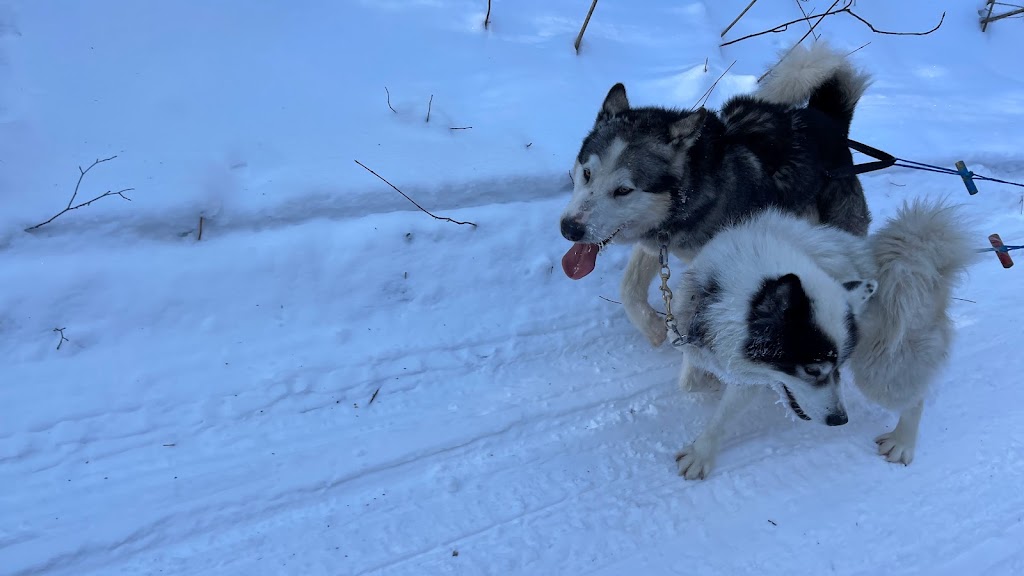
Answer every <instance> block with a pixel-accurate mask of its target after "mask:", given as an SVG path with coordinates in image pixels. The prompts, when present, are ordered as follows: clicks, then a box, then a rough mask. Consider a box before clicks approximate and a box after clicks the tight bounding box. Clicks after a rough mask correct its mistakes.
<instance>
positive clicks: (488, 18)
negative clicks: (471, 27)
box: [484, 0, 491, 30]
mask: <svg viewBox="0 0 1024 576" xmlns="http://www.w3.org/2000/svg"><path fill="white" fill-rule="evenodd" d="M490 25H491V0H487V15H486V16H484V30H486V29H487V27H488V26H490Z"/></svg>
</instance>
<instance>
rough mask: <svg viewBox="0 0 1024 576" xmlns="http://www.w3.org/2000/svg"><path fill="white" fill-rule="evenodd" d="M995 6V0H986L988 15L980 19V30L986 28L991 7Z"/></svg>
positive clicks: (990, 14)
mask: <svg viewBox="0 0 1024 576" xmlns="http://www.w3.org/2000/svg"><path fill="white" fill-rule="evenodd" d="M995 7H996V0H988V15H987V16H984V17H983V18H982V19H981V31H982V32H984V31H985V29H986V28H988V19H989V18H991V17H992V9H993V8H995Z"/></svg>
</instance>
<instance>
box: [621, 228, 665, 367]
mask: <svg viewBox="0 0 1024 576" xmlns="http://www.w3.org/2000/svg"><path fill="white" fill-rule="evenodd" d="M660 269H661V263H660V262H659V261H658V255H657V254H651V253H650V252H648V251H647V250H646V249H645V248H643V247H642V246H641V245H640V244H635V245H634V246H633V253H632V254H630V256H629V264H628V265H626V274H625V275H624V276H623V277H622V283H621V285H620V287H619V289H620V291H621V292H622V304H623V306H624V307H625V308H626V316H628V317H629V321H630V322H631V323H632V324H633V326H636V327H637V329H639V330H640V332H641V333H643V335H644V336H647V339H648V340H650V341H651V344H652V345H654V347H655V348H657V347H658V346H661V345H662V343H664V342H665V321H664V320H663V319H662V318H661V317H660V316H658V313H657V312H655V311H654V308H652V307H651V304H650V302H648V301H647V295H648V292H649V291H650V289H651V282H652V281H653V280H654V278H655V277H656V276H657V275H658V270H660Z"/></svg>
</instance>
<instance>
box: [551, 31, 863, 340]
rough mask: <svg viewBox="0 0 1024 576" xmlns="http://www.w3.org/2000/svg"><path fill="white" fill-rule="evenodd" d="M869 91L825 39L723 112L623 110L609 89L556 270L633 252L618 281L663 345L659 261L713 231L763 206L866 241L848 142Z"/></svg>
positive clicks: (621, 93)
mask: <svg viewBox="0 0 1024 576" xmlns="http://www.w3.org/2000/svg"><path fill="white" fill-rule="evenodd" d="M869 84H870V80H869V78H868V76H867V75H866V74H863V73H861V72H858V71H856V70H855V69H854V68H853V66H852V65H851V64H850V63H849V61H848V60H847V59H846V57H845V56H843V55H841V54H839V53H837V52H835V51H833V50H831V49H830V48H829V47H827V45H825V44H824V43H823V42H818V43H815V44H814V46H813V47H811V48H803V47H797V48H796V49H795V50H793V52H792V53H791V54H790V55H789V56H788V57H787V58H785V59H783V60H782V61H781V62H779V63H778V64H777V65H776V66H775V67H774V69H773V71H772V73H771V74H770V75H769V76H768V77H767V78H766V80H765V83H764V84H763V86H762V87H761V88H760V91H759V92H758V93H755V94H752V95H739V96H735V97H733V98H730V99H729V100H728V101H727V102H726V103H725V104H724V105H723V106H722V108H721V110H720V111H718V112H714V111H710V110H707V109H705V108H700V109H698V110H696V111H693V112H690V111H682V110H673V109H668V108H662V107H653V106H649V107H631V106H630V103H629V100H628V98H627V96H626V90H625V87H624V86H623V85H622V84H616V85H615V86H613V87H612V88H611V89H610V90H609V92H608V94H607V96H606V98H605V100H604V103H603V104H602V106H601V109H600V111H599V112H598V114H597V118H596V120H595V123H594V126H593V129H592V130H591V131H590V133H589V134H588V135H587V137H586V138H585V139H584V140H583V143H582V145H581V147H580V151H579V154H578V155H577V158H576V162H575V164H574V167H573V180H574V189H573V194H572V198H571V199H570V201H569V203H568V205H567V206H566V208H565V210H564V212H563V214H562V217H561V231H562V235H563V236H564V237H565V238H566V239H568V240H570V241H572V242H574V243H575V244H574V245H573V247H572V248H571V249H570V250H569V252H567V253H566V255H565V257H564V258H563V261H562V265H563V269H564V270H565V272H566V274H567V275H569V276H570V277H571V278H574V279H579V278H582V277H583V276H586V275H587V274H588V273H589V272H590V271H591V270H593V268H594V266H595V264H596V259H597V257H598V253H599V251H600V250H601V249H602V248H603V247H604V246H605V245H607V244H608V243H610V242H618V243H630V244H633V245H634V248H633V252H632V255H631V257H630V260H629V264H628V265H627V267H626V271H625V275H624V277H623V280H622V284H621V292H622V298H623V304H624V305H625V311H626V314H627V315H628V317H629V319H630V321H631V322H632V323H633V325H634V326H636V327H637V328H638V329H639V330H640V331H641V332H642V333H643V334H644V335H646V336H647V338H648V339H649V340H650V342H651V343H652V344H653V345H655V346H658V345H660V344H661V343H662V342H663V341H664V339H665V331H664V326H663V322H662V320H661V318H660V317H659V316H658V315H657V313H656V312H655V311H654V308H652V307H651V305H650V303H649V302H648V291H649V289H650V285H651V282H652V281H653V280H654V278H655V276H656V274H657V271H658V269H659V260H658V252H659V249H660V246H661V244H662V242H663V241H667V243H668V245H669V247H670V249H671V252H672V253H673V254H674V255H675V256H676V257H678V258H681V259H683V260H684V261H688V260H689V259H690V258H692V257H693V255H694V254H695V253H696V252H697V251H698V250H700V249H701V247H702V246H703V245H704V244H705V243H706V242H707V241H708V240H710V239H711V237H712V236H714V235H715V233H716V232H718V230H720V229H721V228H723V227H724V226H727V225H729V224H731V223H733V222H735V221H736V220H737V219H740V218H743V217H745V216H747V215H749V214H751V213H754V212H757V211H760V210H762V209H764V208H767V207H775V208H777V209H779V210H782V211H784V212H787V213H791V214H796V215H798V216H800V217H803V218H806V219H808V220H810V221H812V222H823V223H827V224H831V225H834V226H836V227H838V228H840V229H842V230H845V231H847V232H849V233H851V234H855V235H860V236H863V235H864V234H866V233H867V230H868V228H869V225H870V221H871V218H870V214H869V211H868V207H867V202H866V200H865V198H864V192H863V190H862V188H861V185H860V182H859V181H858V179H857V177H856V176H852V175H847V176H842V177H840V176H838V175H837V176H835V177H833V175H836V174H838V173H840V172H842V171H844V170H847V169H849V168H850V167H851V166H852V165H853V159H852V155H851V154H850V151H849V149H848V148H847V136H848V133H849V129H850V123H851V121H852V119H853V114H854V109H855V107H856V104H857V102H858V100H859V99H860V97H861V95H862V94H863V92H864V90H865V89H866V88H867V86H868V85H869Z"/></svg>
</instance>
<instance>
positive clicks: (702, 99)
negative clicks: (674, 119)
mask: <svg viewBox="0 0 1024 576" xmlns="http://www.w3.org/2000/svg"><path fill="white" fill-rule="evenodd" d="M733 64H736V61H735V60H733V61H732V64H729V68H726V69H725V72H722V75H721V76H719V77H718V80H715V83H714V84H712V85H711V87H710V88H708V90H707V92H705V93H704V95H703V96H701V97H700V100H697V103H696V104H694V105H693V108H690V110H691V111H693V110H696V109H697V108H698V107H700V106H703V105H704V104H706V103H707V101H708V98H710V97H711V92H712V91H713V90H714V89H715V86H718V82H719V80H721V79H722V78H725V75H726V74H728V73H729V69H730V68H732V67H733Z"/></svg>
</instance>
